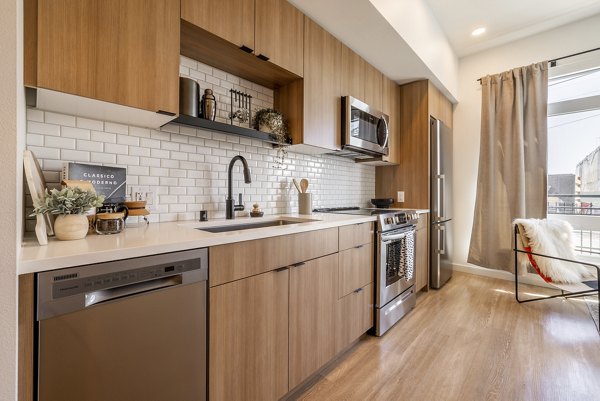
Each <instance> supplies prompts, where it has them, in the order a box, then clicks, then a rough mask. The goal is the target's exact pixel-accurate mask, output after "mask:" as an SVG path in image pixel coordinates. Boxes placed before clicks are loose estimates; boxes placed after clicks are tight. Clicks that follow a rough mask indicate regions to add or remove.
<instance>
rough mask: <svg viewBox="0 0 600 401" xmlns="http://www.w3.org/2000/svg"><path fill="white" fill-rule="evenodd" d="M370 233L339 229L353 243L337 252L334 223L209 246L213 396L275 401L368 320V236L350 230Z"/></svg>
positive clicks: (224, 400) (213, 399) (214, 399)
mask: <svg viewBox="0 0 600 401" xmlns="http://www.w3.org/2000/svg"><path fill="white" fill-rule="evenodd" d="M348 230H349V231H348ZM369 230H372V223H368V224H366V225H361V226H357V227H354V228H351V229H350V228H346V229H345V230H342V229H340V232H339V233H340V242H345V243H347V244H353V245H355V246H354V247H352V248H349V249H346V250H344V251H342V252H339V253H338V229H337V228H329V229H325V230H318V231H311V232H306V233H301V234H294V235H288V236H284V237H273V238H265V239H260V240H255V241H247V242H240V243H235V244H229V245H221V246H216V247H213V248H211V249H210V250H209V256H210V264H209V277H210V279H211V280H212V282H211V283H212V284H211V287H210V288H209V350H208V359H209V370H208V383H209V400H210V401H235V400H244V401H251V400H256V401H271V400H272V401H275V400H278V399H280V398H281V397H283V396H284V395H285V394H287V393H288V392H289V391H291V390H293V389H294V388H296V387H298V386H299V385H301V384H302V383H303V382H305V381H306V380H307V379H309V378H310V376H311V375H313V374H314V373H315V372H317V371H318V370H319V369H320V368H322V367H323V366H324V365H325V364H327V362H329V361H331V360H332V359H333V358H334V357H335V355H336V354H337V353H338V352H340V351H342V350H344V349H345V348H346V347H347V346H348V345H349V344H351V343H352V342H353V341H355V340H356V339H358V338H359V337H360V336H361V335H362V334H364V333H365V332H366V331H367V330H368V329H369V328H371V327H372V326H373V244H372V237H369V239H368V241H369V242H368V243H365V244H361V245H356V243H357V242H360V241H359V239H360V238H363V237H364V238H366V236H363V235H355V234H357V233H362V232H363V231H367V232H368V231H369ZM355 231H356V232H355ZM345 234H348V236H346V235H345ZM342 237H346V238H344V239H343V241H342ZM292 240H296V250H295V251H292V250H291V247H292V246H294V244H293V243H292V242H294V241H292ZM282 241H283V242H282ZM289 241H292V242H289ZM365 241H366V239H365ZM298 243H300V244H303V245H297V244H298ZM332 243H333V244H335V247H334V248H333V249H331V248H332V246H331V244H332ZM281 245H285V246H283V247H280V246H281ZM269 249H271V250H273V252H272V253H270V252H268V250H269ZM285 250H289V251H288V252H287V256H285V257H284V256H282V255H284V254H286V252H285ZM225 251H227V252H225ZM254 251H257V252H258V251H261V252H260V255H261V256H259V253H257V252H254ZM328 251H329V253H328V254H323V252H328ZM234 253H235V254H238V256H236V257H232V256H231V255H232V254H234ZM227 255H229V256H227ZM303 255H304V256H305V259H304V261H302V262H293V263H291V261H297V260H298V258H301V257H302V256H303ZM314 255H318V256H314ZM217 256H219V257H217ZM242 261H245V263H246V264H248V265H252V266H253V267H252V268H242V267H241V266H242V265H243V264H244V263H243V262H242ZM282 261H287V262H286V263H287V265H283V266H281V265H277V263H281V262H282ZM227 271H229V273H231V274H229V273H227ZM234 273H235V274H234ZM217 277H218V279H217ZM223 280H227V282H224V283H222V281H223ZM342 293H343V295H340V294H342Z"/></svg>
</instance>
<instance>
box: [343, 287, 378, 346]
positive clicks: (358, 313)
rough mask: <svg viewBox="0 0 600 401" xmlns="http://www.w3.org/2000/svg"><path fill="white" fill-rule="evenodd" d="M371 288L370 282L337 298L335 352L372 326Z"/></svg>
mask: <svg viewBox="0 0 600 401" xmlns="http://www.w3.org/2000/svg"><path fill="white" fill-rule="evenodd" d="M373 288H374V287H373V283H370V284H368V285H365V286H363V287H361V288H357V289H356V290H355V291H353V292H351V293H350V294H348V295H346V296H345V297H343V298H342V299H340V300H338V305H337V318H336V335H335V337H336V353H339V352H341V351H343V350H344V349H345V348H347V347H348V346H349V345H350V344H352V342H353V341H355V340H356V339H358V338H359V337H360V336H361V335H363V334H364V333H365V332H366V331H367V330H369V329H370V328H371V327H373V308H374V306H373V299H374V298H373V297H374V295H373Z"/></svg>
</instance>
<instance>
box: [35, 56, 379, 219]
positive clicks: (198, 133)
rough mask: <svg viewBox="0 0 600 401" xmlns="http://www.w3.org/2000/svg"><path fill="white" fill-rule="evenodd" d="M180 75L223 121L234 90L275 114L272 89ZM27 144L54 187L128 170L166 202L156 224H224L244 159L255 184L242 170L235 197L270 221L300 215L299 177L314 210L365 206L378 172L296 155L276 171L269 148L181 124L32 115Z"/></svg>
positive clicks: (191, 71) (186, 69) (198, 66)
mask: <svg viewBox="0 0 600 401" xmlns="http://www.w3.org/2000/svg"><path fill="white" fill-rule="evenodd" d="M180 74H181V75H182V76H188V77H191V78H193V79H196V80H198V81H199V84H200V95H202V94H203V93H204V89H206V88H207V87H208V88H212V89H213V90H215V92H216V93H223V95H222V96H220V97H219V100H220V101H219V104H218V108H219V115H220V116H221V119H222V121H225V120H226V119H227V117H228V115H229V110H230V109H229V107H230V106H229V102H230V97H229V89H235V90H239V91H245V92H247V93H249V94H252V96H254V97H255V98H253V99H252V105H253V113H255V112H256V111H257V110H259V109H261V108H266V107H273V91H272V90H271V89H268V88H263V87H261V86H259V85H256V84H253V83H252V82H249V81H246V80H243V79H240V78H238V77H236V76H233V75H230V74H226V73H224V72H222V71H219V70H217V69H214V68H212V67H210V66H207V65H204V64H202V63H198V62H196V61H194V60H191V59H188V58H186V57H181V68H180ZM227 121H228V120H227ZM26 138H27V139H26V140H27V147H28V148H29V149H30V150H32V151H33V152H34V153H35V154H36V156H37V157H38V159H40V163H41V165H42V168H43V170H44V174H45V176H46V177H47V181H48V183H49V185H50V186H53V187H55V186H58V185H59V182H58V181H59V180H60V178H59V172H60V170H61V169H62V165H63V162H68V161H78V162H91V163H97V164H103V165H114V166H121V167H126V168H127V183H128V186H131V185H141V186H146V187H149V188H151V190H152V191H153V192H155V193H156V194H157V195H158V197H159V203H158V205H157V208H156V209H157V210H156V211H155V212H153V214H152V215H150V216H149V220H150V221H153V222H158V221H177V220H191V219H197V218H198V211H199V210H209V217H210V218H215V217H224V215H225V195H226V194H227V166H228V165H229V162H230V160H231V158H232V157H233V156H235V155H238V154H241V155H242V156H244V157H245V158H246V159H247V160H248V165H249V166H250V168H251V170H252V183H251V184H245V183H244V180H243V174H242V171H241V168H240V164H239V163H238V164H236V166H235V169H234V172H233V182H232V186H233V192H234V195H236V196H237V194H238V193H242V194H243V198H244V199H243V200H244V204H245V206H246V211H248V210H250V209H251V205H252V203H255V202H258V203H259V204H260V207H261V208H262V209H263V210H264V211H265V213H266V214H267V215H269V214H281V213H290V212H295V211H297V210H298V202H297V198H298V197H297V191H296V189H295V188H294V186H293V184H292V178H294V177H295V178H296V179H300V178H303V177H304V178H309V179H310V187H309V191H310V192H311V193H312V194H313V204H314V207H319V206H322V207H323V206H357V205H358V206H366V205H368V200H369V199H370V198H372V197H374V194H375V168H374V167H372V166H364V165H361V164H356V163H354V162H353V161H349V160H346V159H342V158H338V157H334V156H310V155H303V154H297V153H292V152H289V153H288V154H287V157H286V159H285V164H284V166H283V167H284V168H283V169H281V168H276V163H275V157H276V156H277V151H276V150H275V149H273V147H272V146H271V145H270V144H267V143H264V142H262V141H259V140H255V139H250V138H244V137H238V136H235V135H226V134H223V133H219V132H211V131H206V130H200V129H194V128H191V127H183V126H181V127H180V126H177V125H174V124H168V125H166V126H164V127H162V128H161V129H160V130H150V129H147V128H143V127H135V126H126V125H122V124H115V123H112V122H109V121H97V120H90V119H85V118H81V117H77V116H68V115H62V114H56V113H50V112H44V111H43V110H38V109H34V108H30V109H28V110H27V137H26ZM27 223H29V222H27ZM26 226H27V227H29V228H30V229H31V228H32V227H33V225H31V224H26Z"/></svg>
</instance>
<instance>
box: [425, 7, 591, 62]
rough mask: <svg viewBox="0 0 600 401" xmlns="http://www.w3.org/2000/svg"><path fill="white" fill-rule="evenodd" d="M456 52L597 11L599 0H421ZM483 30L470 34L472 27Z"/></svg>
mask: <svg viewBox="0 0 600 401" xmlns="http://www.w3.org/2000/svg"><path fill="white" fill-rule="evenodd" d="M425 1H426V2H427V3H428V4H429V7H430V9H431V11H432V12H433V14H434V16H435V18H436V19H437V20H438V22H439V24H440V26H441V27H442V30H443V31H444V33H445V34H446V36H447V38H448V40H449V41H450V44H451V45H452V47H453V48H454V51H455V53H456V55H457V56H459V57H462V56H466V55H468V54H472V53H476V52H479V51H481V50H484V49H488V48H491V47H494V46H499V45H501V44H504V43H508V42H511V41H513V40H517V39H521V38H524V37H527V36H530V35H534V34H536V33H540V32H543V31H546V30H548V29H552V28H555V27H558V26H560V25H564V24H567V23H569V22H574V21H577V20H580V19H583V18H586V17H590V16H592V15H594V14H598V13H600V0H477V1H473V0H451V1H449V0H425ZM479 26H485V27H486V29H487V30H486V33H484V34H483V35H481V36H478V37H473V36H471V32H472V31H473V29H475V28H477V27H479Z"/></svg>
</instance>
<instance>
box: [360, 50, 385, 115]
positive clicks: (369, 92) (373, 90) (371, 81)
mask: <svg viewBox="0 0 600 401" xmlns="http://www.w3.org/2000/svg"><path fill="white" fill-rule="evenodd" d="M363 101H364V102H365V103H366V104H368V105H369V106H370V107H373V108H375V109H377V110H380V111H381V109H382V108H383V74H382V73H381V71H379V70H378V69H377V68H375V67H373V66H372V65H371V64H369V63H367V62H365V99H364V100H363Z"/></svg>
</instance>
